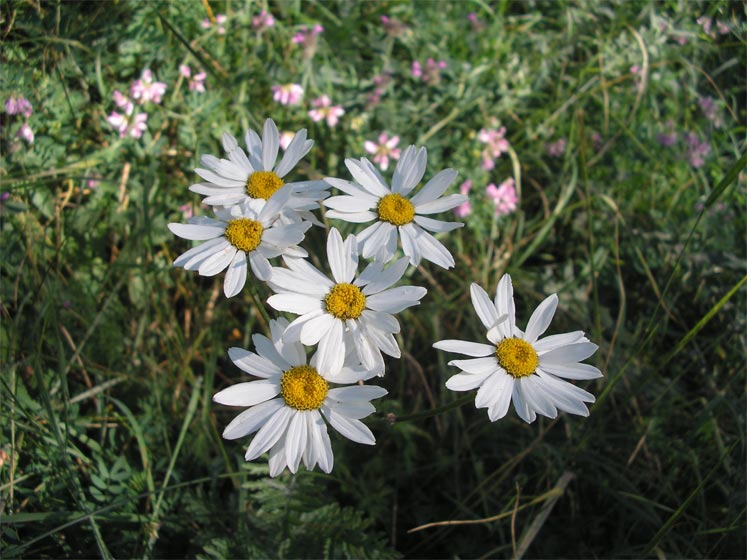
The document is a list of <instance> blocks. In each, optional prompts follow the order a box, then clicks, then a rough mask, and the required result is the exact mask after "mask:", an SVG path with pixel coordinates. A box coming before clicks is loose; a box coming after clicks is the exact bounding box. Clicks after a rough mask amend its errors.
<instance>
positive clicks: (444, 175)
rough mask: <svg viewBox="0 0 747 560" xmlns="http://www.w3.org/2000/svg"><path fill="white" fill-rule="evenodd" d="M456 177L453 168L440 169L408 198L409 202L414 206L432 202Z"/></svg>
mask: <svg viewBox="0 0 747 560" xmlns="http://www.w3.org/2000/svg"><path fill="white" fill-rule="evenodd" d="M456 177H457V172H456V171H454V170H453V169H444V170H443V171H440V172H439V173H437V174H436V175H435V176H434V177H433V178H432V179H431V180H430V181H428V182H427V183H426V184H425V185H424V186H423V188H422V189H420V191H419V192H418V194H416V195H415V196H413V197H412V198H411V199H410V202H412V205H413V206H415V207H416V208H417V207H418V206H420V205H422V204H426V203H428V202H433V201H434V200H436V199H437V198H439V197H440V196H441V195H442V194H444V191H445V190H446V189H447V188H449V185H450V184H451V183H452V182H454V179H456Z"/></svg>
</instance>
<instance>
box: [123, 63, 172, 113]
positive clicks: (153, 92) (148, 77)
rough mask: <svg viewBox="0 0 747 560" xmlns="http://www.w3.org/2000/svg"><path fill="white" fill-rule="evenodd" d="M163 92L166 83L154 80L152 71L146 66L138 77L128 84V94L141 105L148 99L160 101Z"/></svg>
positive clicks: (155, 101) (164, 91)
mask: <svg viewBox="0 0 747 560" xmlns="http://www.w3.org/2000/svg"><path fill="white" fill-rule="evenodd" d="M164 93H166V84H164V83H163V82H154V81H153V73H152V72H151V71H150V70H149V69H147V68H146V69H145V70H143V74H142V76H140V79H139V80H135V81H134V82H133V83H132V85H131V86H130V95H131V96H132V98H133V99H135V100H137V101H138V103H140V104H141V105H142V104H143V103H147V102H148V101H152V102H153V103H160V102H161V97H163V94H164Z"/></svg>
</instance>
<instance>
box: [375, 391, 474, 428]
mask: <svg viewBox="0 0 747 560" xmlns="http://www.w3.org/2000/svg"><path fill="white" fill-rule="evenodd" d="M473 399H474V397H473V396H472V395H465V396H463V397H462V398H460V399H456V400H454V401H451V402H450V403H448V404H445V405H443V406H438V407H436V408H431V409H430V410H423V411H422V412H415V413H413V414H405V415H404V416H397V415H396V414H390V415H389V421H390V422H391V423H392V424H394V423H395V422H407V421H409V420H420V419H421V418H430V417H431V416H436V415H437V414H441V413H442V412H447V411H449V410H451V409H453V408H459V407H460V406H462V405H465V404H467V403H468V402H470V401H471V400H473Z"/></svg>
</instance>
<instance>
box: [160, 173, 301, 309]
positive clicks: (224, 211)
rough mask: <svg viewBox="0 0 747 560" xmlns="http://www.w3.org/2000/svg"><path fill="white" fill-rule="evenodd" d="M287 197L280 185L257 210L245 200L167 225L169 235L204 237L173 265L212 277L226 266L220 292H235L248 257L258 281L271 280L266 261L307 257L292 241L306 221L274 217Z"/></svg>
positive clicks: (298, 238)
mask: <svg viewBox="0 0 747 560" xmlns="http://www.w3.org/2000/svg"><path fill="white" fill-rule="evenodd" d="M290 195H291V191H290V189H289V188H287V187H286V188H284V189H281V190H280V191H278V192H277V193H276V194H275V195H273V196H272V197H270V200H268V201H267V204H265V205H264V206H263V207H262V209H261V210H260V211H257V210H256V209H255V208H253V207H252V205H251V204H250V203H249V202H244V203H242V204H239V205H234V206H230V207H228V208H219V209H216V210H215V219H214V218H207V217H205V216H198V217H192V218H189V219H188V220H187V223H186V224H176V223H171V224H169V229H170V230H171V233H173V234H174V235H177V236H179V237H182V238H184V239H191V240H195V241H205V243H202V244H201V245H198V246H197V247H193V248H192V249H190V250H188V251H187V252H185V253H183V254H182V255H180V256H179V257H178V258H177V259H176V260H175V261H174V266H181V267H184V268H185V269H187V270H196V271H197V272H199V274H200V275H201V276H215V275H216V274H218V273H219V272H222V271H223V270H226V269H227V270H226V278H225V281H224V282H223V292H224V293H225V294H226V297H233V296H235V295H236V294H238V293H239V292H240V291H241V289H242V288H243V287H244V284H245V283H246V269H247V261H248V264H249V266H251V269H252V272H253V273H254V275H255V276H256V277H257V278H259V279H260V280H263V281H267V280H268V279H269V278H270V269H271V267H270V263H269V261H268V260H267V259H271V258H273V257H278V256H280V255H292V256H296V257H301V256H306V252H305V251H304V250H303V249H300V248H299V247H297V246H296V245H297V244H298V243H300V242H301V241H303V238H304V236H305V234H306V230H308V229H309V228H310V227H311V223H310V222H299V223H295V224H288V225H282V224H281V223H280V222H279V221H277V217H278V215H279V214H280V212H281V211H282V209H283V206H284V205H285V204H286V203H287V201H288V197H289V196H290Z"/></svg>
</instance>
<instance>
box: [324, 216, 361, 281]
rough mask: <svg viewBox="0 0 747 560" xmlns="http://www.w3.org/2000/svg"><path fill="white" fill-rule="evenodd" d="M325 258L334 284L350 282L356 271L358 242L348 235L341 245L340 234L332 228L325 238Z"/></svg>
mask: <svg viewBox="0 0 747 560" xmlns="http://www.w3.org/2000/svg"><path fill="white" fill-rule="evenodd" d="M327 258H328V259H329V267H330V270H331V271H332V277H333V278H334V279H335V282H337V283H338V284H342V283H350V282H352V280H353V278H354V277H355V273H356V271H357V270H358V242H357V241H356V239H355V237H354V236H352V235H349V236H348V238H347V239H346V240H345V242H344V243H343V241H342V235H340V232H339V231H338V230H337V228H332V229H331V230H330V231H329V235H328V236H327Z"/></svg>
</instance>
